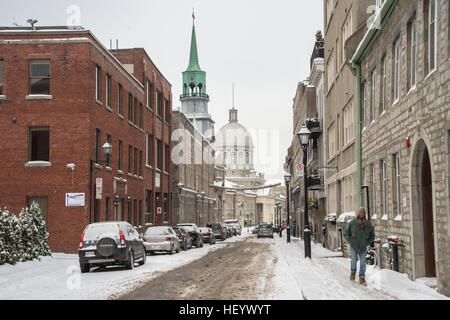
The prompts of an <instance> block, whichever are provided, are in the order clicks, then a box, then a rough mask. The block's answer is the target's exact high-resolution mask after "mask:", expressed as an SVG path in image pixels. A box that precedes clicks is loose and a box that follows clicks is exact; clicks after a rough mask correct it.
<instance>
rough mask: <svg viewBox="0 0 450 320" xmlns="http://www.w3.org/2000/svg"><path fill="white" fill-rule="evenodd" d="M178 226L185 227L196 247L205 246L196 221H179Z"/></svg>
mask: <svg viewBox="0 0 450 320" xmlns="http://www.w3.org/2000/svg"><path fill="white" fill-rule="evenodd" d="M177 227H183V228H184V229H185V230H186V231H187V232H188V233H189V235H190V236H191V238H192V243H193V245H194V246H195V247H196V248H201V247H203V238H202V236H201V234H200V233H199V232H198V227H197V225H196V224H195V223H179V224H177Z"/></svg>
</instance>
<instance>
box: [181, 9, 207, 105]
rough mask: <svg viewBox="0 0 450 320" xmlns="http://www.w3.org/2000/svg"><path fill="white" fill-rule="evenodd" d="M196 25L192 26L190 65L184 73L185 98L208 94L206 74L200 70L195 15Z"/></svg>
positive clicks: (193, 17)
mask: <svg viewBox="0 0 450 320" xmlns="http://www.w3.org/2000/svg"><path fill="white" fill-rule="evenodd" d="M192 19H193V20H194V23H193V25H192V36H191V51H190V56H189V65H188V68H187V70H186V71H185V72H183V96H185V97H186V96H203V97H207V96H208V95H207V94H206V72H204V71H202V69H201V68H200V63H199V61H198V50H197V35H196V33H195V15H194V13H193V14H192Z"/></svg>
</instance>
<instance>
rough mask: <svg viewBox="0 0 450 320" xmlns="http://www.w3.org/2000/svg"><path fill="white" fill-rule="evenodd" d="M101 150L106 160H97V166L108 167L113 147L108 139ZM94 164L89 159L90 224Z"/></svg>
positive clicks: (90, 218)
mask: <svg viewBox="0 0 450 320" xmlns="http://www.w3.org/2000/svg"><path fill="white" fill-rule="evenodd" d="M102 150H103V153H104V154H105V157H106V160H105V161H100V160H99V162H100V163H99V164H101V163H106V165H107V166H109V165H110V164H109V161H110V157H111V154H112V150H113V146H112V144H111V143H110V142H109V139H108V140H106V142H105V144H104V145H103V146H102ZM94 163H95V161H94V160H92V159H91V160H90V165H89V223H91V222H92V171H93V170H94ZM94 220H95V217H94Z"/></svg>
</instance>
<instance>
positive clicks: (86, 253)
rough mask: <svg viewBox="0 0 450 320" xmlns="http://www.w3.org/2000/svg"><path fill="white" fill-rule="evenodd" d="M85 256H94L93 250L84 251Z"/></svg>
mask: <svg viewBox="0 0 450 320" xmlns="http://www.w3.org/2000/svg"><path fill="white" fill-rule="evenodd" d="M84 256H85V257H95V251H86V252H85V253H84Z"/></svg>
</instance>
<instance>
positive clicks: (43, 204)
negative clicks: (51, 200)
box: [26, 196, 48, 225]
mask: <svg viewBox="0 0 450 320" xmlns="http://www.w3.org/2000/svg"><path fill="white" fill-rule="evenodd" d="M33 201H34V202H36V203H37V204H38V205H39V208H40V209H41V214H42V219H44V221H45V223H46V224H47V225H48V197H47V196H28V197H27V204H26V206H27V207H28V208H30V207H31V204H32V203H33Z"/></svg>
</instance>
